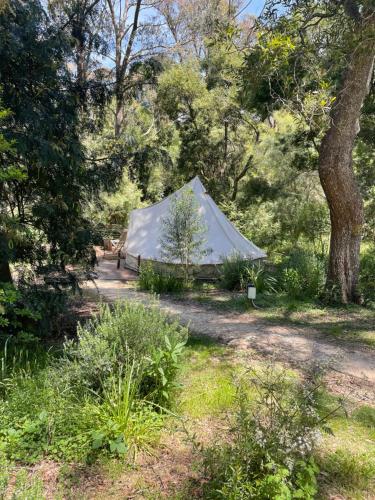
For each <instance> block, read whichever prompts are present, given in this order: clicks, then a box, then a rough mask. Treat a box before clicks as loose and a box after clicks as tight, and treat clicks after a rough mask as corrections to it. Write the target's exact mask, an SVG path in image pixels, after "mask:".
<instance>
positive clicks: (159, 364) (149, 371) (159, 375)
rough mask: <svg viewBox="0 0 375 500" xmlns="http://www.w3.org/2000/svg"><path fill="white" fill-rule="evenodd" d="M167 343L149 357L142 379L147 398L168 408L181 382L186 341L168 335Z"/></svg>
mask: <svg viewBox="0 0 375 500" xmlns="http://www.w3.org/2000/svg"><path fill="white" fill-rule="evenodd" d="M164 341H165V344H164V345H163V346H162V347H161V348H160V347H159V348H157V349H156V350H155V351H154V352H153V353H152V354H151V356H150V357H149V358H148V359H147V365H146V368H145V376H144V378H143V379H142V393H143V394H146V395H147V400H148V401H152V402H154V403H155V404H157V405H161V406H162V407H164V408H166V407H169V406H170V405H171V399H172V396H174V394H175V392H176V389H177V388H178V387H179V384H177V382H176V378H177V373H178V370H179V368H180V362H181V355H182V352H183V348H184V346H185V343H186V342H185V341H182V342H181V341H178V339H173V340H172V342H171V341H170V340H169V338H168V337H167V336H166V337H165V339H164Z"/></svg>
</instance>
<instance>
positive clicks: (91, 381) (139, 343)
mask: <svg viewBox="0 0 375 500" xmlns="http://www.w3.org/2000/svg"><path fill="white" fill-rule="evenodd" d="M77 333H78V341H77V342H73V341H70V342H68V343H66V345H65V352H66V354H67V356H68V357H69V358H70V360H71V363H70V365H71V369H72V370H77V369H78V372H79V373H78V377H79V378H80V380H82V381H84V382H85V383H86V384H87V385H88V386H89V387H90V388H93V389H95V390H98V389H99V390H100V389H101V388H102V386H103V381H104V380H105V379H106V378H107V377H109V376H111V375H112V374H113V373H116V372H117V370H118V369H119V367H121V366H122V365H123V364H124V363H125V362H126V361H127V360H128V359H134V360H136V361H137V362H139V363H143V364H144V365H145V366H147V365H149V364H151V360H152V358H153V356H155V355H156V353H158V352H160V351H165V350H166V351H168V349H169V347H168V346H169V345H170V344H171V345H177V344H178V343H185V341H186V339H187V329H186V328H184V327H182V326H180V325H179V323H178V322H177V321H174V322H172V321H169V319H168V316H167V315H166V314H164V313H163V312H161V311H160V309H159V308H158V307H156V306H155V307H146V306H144V305H143V304H137V303H130V302H117V303H116V304H115V305H114V306H113V308H111V307H109V306H108V305H103V306H102V307H101V309H100V311H99V313H98V315H97V316H96V317H94V318H93V319H92V320H91V321H89V322H88V323H87V324H86V325H85V326H78V332H77ZM175 358H176V359H177V356H176V357H175ZM154 377H155V378H156V379H160V380H161V379H162V378H163V374H162V373H161V371H158V372H157V373H154ZM158 383H159V381H157V380H155V384H158Z"/></svg>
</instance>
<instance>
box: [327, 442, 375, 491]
mask: <svg viewBox="0 0 375 500" xmlns="http://www.w3.org/2000/svg"><path fill="white" fill-rule="evenodd" d="M321 468H322V469H323V471H324V477H325V480H326V482H328V483H329V484H330V485H331V486H332V485H334V486H336V487H337V488H340V489H347V490H353V489H354V490H356V491H357V492H358V491H362V492H365V491H366V490H367V489H368V488H369V487H372V488H374V487H375V457H374V454H373V453H372V454H370V453H351V452H349V451H348V450H343V449H339V450H336V451H334V452H333V453H330V454H328V455H327V456H326V457H324V459H323V460H322V461H321ZM366 498H367V497H366Z"/></svg>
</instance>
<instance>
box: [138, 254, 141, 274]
mask: <svg viewBox="0 0 375 500" xmlns="http://www.w3.org/2000/svg"><path fill="white" fill-rule="evenodd" d="M140 267H141V256H140V255H138V272H139V269H140Z"/></svg>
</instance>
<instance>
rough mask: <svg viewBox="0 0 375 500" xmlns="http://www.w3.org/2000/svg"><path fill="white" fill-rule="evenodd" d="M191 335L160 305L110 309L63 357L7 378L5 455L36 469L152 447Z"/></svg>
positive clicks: (0, 445)
mask: <svg viewBox="0 0 375 500" xmlns="http://www.w3.org/2000/svg"><path fill="white" fill-rule="evenodd" d="M186 337H187V330H186V328H183V327H180V326H179V324H178V323H176V322H170V321H169V320H168V317H167V316H166V315H164V314H163V313H161V312H160V310H159V309H158V308H156V307H151V308H147V307H145V306H143V305H141V304H135V303H119V304H116V305H115V306H114V307H113V308H112V309H111V308H110V307H108V306H103V307H102V308H101V310H100V313H99V315H98V316H97V317H95V318H94V319H93V320H92V321H90V322H88V323H87V324H86V325H85V326H80V327H79V329H78V339H77V340H76V341H70V342H67V343H66V345H65V348H64V352H63V355H62V356H60V357H59V358H50V359H49V364H46V365H44V366H42V365H40V369H39V370H38V371H33V370H31V369H30V370H29V369H18V367H17V366H15V368H14V369H12V370H9V371H8V372H7V378H6V384H5V385H4V390H3V392H2V394H0V450H4V452H5V453H6V456H7V458H8V459H10V460H14V461H19V462H25V463H34V462H36V461H38V460H40V459H41V458H43V457H46V456H47V457H50V458H53V459H58V460H65V461H69V462H71V461H88V460H92V459H94V458H95V457H96V455H97V454H98V453H106V454H108V453H109V454H112V455H122V454H124V453H126V452H129V451H130V450H133V451H135V450H136V449H138V448H145V447H148V446H149V445H150V444H151V443H152V442H153V441H155V439H156V437H157V434H158V430H159V429H160V426H161V423H162V413H163V412H162V407H164V406H167V405H168V404H169V403H170V401H171V397H172V394H173V392H174V390H175V387H176V382H175V380H176V376H177V370H178V368H179V358H180V356H181V353H182V348H183V345H184V343H185V341H186ZM3 358H4V355H3ZM0 477H1V476H0Z"/></svg>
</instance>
